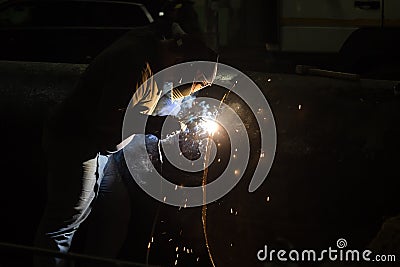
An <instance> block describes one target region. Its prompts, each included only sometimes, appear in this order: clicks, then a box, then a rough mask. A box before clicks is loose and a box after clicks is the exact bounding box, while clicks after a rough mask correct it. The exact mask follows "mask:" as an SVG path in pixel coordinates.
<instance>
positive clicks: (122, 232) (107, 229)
mask: <svg viewBox="0 0 400 267" xmlns="http://www.w3.org/2000/svg"><path fill="white" fill-rule="evenodd" d="M123 160H124V158H123V151H122V150H120V151H118V152H116V153H115V154H113V155H112V157H111V158H110V160H109V162H108V164H107V168H106V170H105V172H104V178H103V180H102V182H101V184H100V189H99V195H98V197H97V199H96V203H95V205H94V207H93V211H92V213H91V214H90V216H89V220H90V222H89V224H88V226H89V228H88V233H87V240H86V247H85V254H89V255H94V256H100V257H106V258H116V257H117V255H118V252H119V251H120V249H121V247H122V245H123V244H124V241H125V239H126V236H127V233H128V228H129V220H130V217H131V198H130V195H129V189H128V186H127V184H126V181H125V180H124V177H123V175H124V174H123V173H124V167H123V164H122V163H123V162H122V161H123ZM84 266H96V267H99V266H114V265H111V264H100V263H98V262H97V263H96V262H94V263H93V264H90V263H89V264H87V265H84Z"/></svg>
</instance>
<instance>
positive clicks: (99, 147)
mask: <svg viewBox="0 0 400 267" xmlns="http://www.w3.org/2000/svg"><path fill="white" fill-rule="evenodd" d="M160 28H161V27H157V26H155V25H150V26H147V27H141V28H137V29H134V30H132V31H130V32H128V33H127V34H125V35H124V36H123V37H121V38H120V39H119V40H117V41H116V42H115V43H113V44H112V45H111V46H110V47H109V48H107V49H105V50H104V51H103V52H102V53H101V54H100V55H99V56H98V57H96V58H95V59H94V60H93V62H92V63H91V64H90V65H89V66H88V68H87V69H86V71H85V72H84V74H83V75H82V76H81V78H80V80H79V82H78V83H77V85H76V88H75V90H74V91H73V93H72V94H71V95H70V96H69V97H67V99H66V100H65V101H64V102H63V103H62V104H61V105H59V106H58V107H57V108H55V110H54V111H53V112H51V115H50V116H49V118H48V120H47V123H46V126H45V129H44V137H43V146H44V150H45V153H46V157H47V167H48V177H47V181H48V182H47V196H48V197H47V206H46V208H45V211H44V215H43V217H42V220H41V223H40V225H39V228H38V231H37V234H36V238H35V246H37V247H40V248H46V249H52V250H55V251H58V252H62V253H66V252H68V251H69V250H70V247H71V244H72V240H73V237H74V234H75V232H76V231H77V229H78V228H79V226H80V224H81V223H82V222H83V221H84V220H85V219H86V218H87V217H88V215H89V213H90V212H91V210H92V206H93V203H95V201H94V199H95V198H96V197H97V195H98V193H99V190H100V193H101V192H102V191H104V192H107V191H108V190H109V187H110V185H112V184H113V183H115V180H116V177H118V168H115V167H113V166H114V165H115V164H114V159H113V158H114V156H113V155H114V153H115V152H117V151H120V150H121V149H122V148H123V147H124V146H125V145H126V144H127V143H128V142H126V140H121V139H122V138H121V137H122V133H121V131H122V122H123V118H124V115H125V112H130V113H131V115H132V116H131V117H132V118H134V119H135V120H137V122H138V123H137V124H136V123H132V125H133V126H132V127H131V129H130V131H131V134H132V135H134V134H153V135H155V136H157V137H161V128H162V126H163V123H164V121H165V120H166V118H167V116H151V114H152V112H153V110H154V108H155V106H156V104H157V102H158V100H159V98H160V96H161V93H162V90H161V89H160V88H159V86H160V85H158V84H156V82H155V81H153V79H152V75H153V74H154V73H156V72H158V71H159V70H161V69H163V68H165V67H168V66H171V65H173V64H175V63H178V62H179V61H182V60H185V59H186V58H187V57H186V56H185V51H189V50H190V49H189V48H188V45H189V46H190V45H191V44H194V43H195V44H196V47H197V51H196V54H197V55H198V56H199V57H201V56H202V55H204V57H203V59H205V58H206V57H208V56H210V55H212V51H211V50H209V49H208V48H206V47H205V46H204V47H203V46H202V45H199V44H200V42H196V41H190V38H188V37H187V36H185V35H184V33H183V32H182V31H181V30H180V27H179V25H176V24H173V25H172V26H171V29H172V30H171V31H170V32H168V33H165V32H163V31H161V30H160ZM166 37H167V38H166ZM168 37H173V38H168ZM182 40H183V41H182ZM185 40H188V41H187V42H186V41H185ZM185 43H186V44H185ZM201 47H203V48H204V49H202V48H201ZM195 86H196V88H197V89H199V88H201V87H203V86H204V84H203V83H200V84H198V85H197V84H196V85H195ZM135 92H136V93H135ZM130 100H132V102H131V103H132V105H131V108H129V109H127V106H128V104H129V102H130ZM145 120H147V124H146V127H145V131H144V132H143V129H142V128H141V127H140V126H141V124H142V122H143V121H145ZM170 121H172V122H171V123H170V124H169V125H170V127H169V131H170V132H173V131H176V130H179V129H180V124H179V122H178V121H177V120H176V119H171V120H170ZM135 125H138V127H135ZM164 128H165V127H164ZM167 130H168V129H167ZM163 131H164V130H163ZM70 264H71V262H69V261H67V260H64V259H61V258H50V257H41V256H40V257H39V256H38V257H35V266H42V267H44V266H70Z"/></svg>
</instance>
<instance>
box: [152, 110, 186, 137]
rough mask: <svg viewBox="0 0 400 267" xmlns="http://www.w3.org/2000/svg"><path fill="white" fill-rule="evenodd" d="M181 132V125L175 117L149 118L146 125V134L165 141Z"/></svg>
mask: <svg viewBox="0 0 400 267" xmlns="http://www.w3.org/2000/svg"><path fill="white" fill-rule="evenodd" d="M180 130H181V124H180V123H179V121H178V120H177V119H176V118H175V117H173V116H149V118H148V119H147V123H146V132H145V133H146V134H152V135H155V136H156V137H157V138H158V139H164V138H165V137H166V136H168V135H172V134H174V133H177V132H178V131H180Z"/></svg>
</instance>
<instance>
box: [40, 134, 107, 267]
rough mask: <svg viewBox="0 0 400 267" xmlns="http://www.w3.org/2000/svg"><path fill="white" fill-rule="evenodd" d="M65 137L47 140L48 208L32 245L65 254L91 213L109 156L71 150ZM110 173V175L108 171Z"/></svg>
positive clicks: (46, 261)
mask: <svg viewBox="0 0 400 267" xmlns="http://www.w3.org/2000/svg"><path fill="white" fill-rule="evenodd" d="M76 147H79V141H78V146H77V144H76V143H74V146H72V144H71V142H70V141H69V140H68V138H64V139H61V140H60V138H58V139H57V138H49V139H48V140H47V142H46V147H45V150H46V153H47V159H48V160H47V165H48V166H47V169H48V175H47V206H46V208H45V211H44V214H43V217H42V220H41V222H40V224H39V227H38V230H37V233H36V238H35V246H37V247H40V248H45V249H51V250H55V251H58V252H62V253H66V252H68V251H69V249H70V247H71V243H72V239H73V237H74V234H75V232H76V231H77V229H78V228H79V226H80V224H81V223H82V222H83V221H84V220H85V219H86V218H87V217H88V215H89V213H90V212H91V210H92V202H93V200H94V199H95V197H96V195H97V192H98V189H99V185H100V183H101V181H102V180H103V178H104V177H105V173H106V172H105V170H107V169H108V165H110V164H109V162H110V159H112V156H109V155H101V154H100V153H97V152H93V151H95V150H94V149H91V148H90V147H88V149H87V150H86V151H85V153H83V152H82V151H81V152H78V151H74V150H73V148H76ZM110 172H113V171H111V170H110ZM34 265H35V266H40V267H46V266H71V265H72V263H71V262H70V261H67V260H64V259H61V258H54V257H45V256H35V258H34Z"/></svg>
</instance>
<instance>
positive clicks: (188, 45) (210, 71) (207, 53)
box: [172, 23, 218, 99]
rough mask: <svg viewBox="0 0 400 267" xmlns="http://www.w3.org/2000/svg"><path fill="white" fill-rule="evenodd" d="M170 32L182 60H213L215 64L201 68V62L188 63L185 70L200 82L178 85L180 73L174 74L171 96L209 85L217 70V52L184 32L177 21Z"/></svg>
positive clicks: (188, 93) (174, 96)
mask: <svg viewBox="0 0 400 267" xmlns="http://www.w3.org/2000/svg"><path fill="white" fill-rule="evenodd" d="M172 32H173V34H174V39H175V42H176V46H175V49H176V51H174V52H175V53H176V54H178V55H180V56H181V59H182V60H181V63H182V62H199V61H210V62H215V66H213V67H211V68H210V67H208V68H202V67H201V66H204V65H202V64H196V63H194V64H190V65H188V70H187V72H189V73H192V75H193V78H194V79H197V80H200V81H201V82H199V83H197V84H192V85H189V86H188V85H185V84H183V85H179V83H180V82H179V81H181V80H182V77H180V75H179V74H178V75H176V77H175V78H176V79H175V81H174V82H173V83H174V85H178V86H175V87H174V88H173V90H172V98H174V99H176V98H183V97H185V96H188V95H190V94H192V93H194V92H197V91H199V90H201V89H202V88H204V87H206V86H209V85H211V83H212V82H213V81H214V79H215V77H216V72H217V62H218V56H217V53H216V52H215V51H214V50H212V49H211V48H209V47H208V46H207V45H206V44H205V43H204V42H203V41H202V40H200V39H199V38H197V37H196V36H194V35H191V34H186V33H185V32H184V31H183V30H182V28H181V27H180V26H179V24H177V23H173V24H172Z"/></svg>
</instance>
